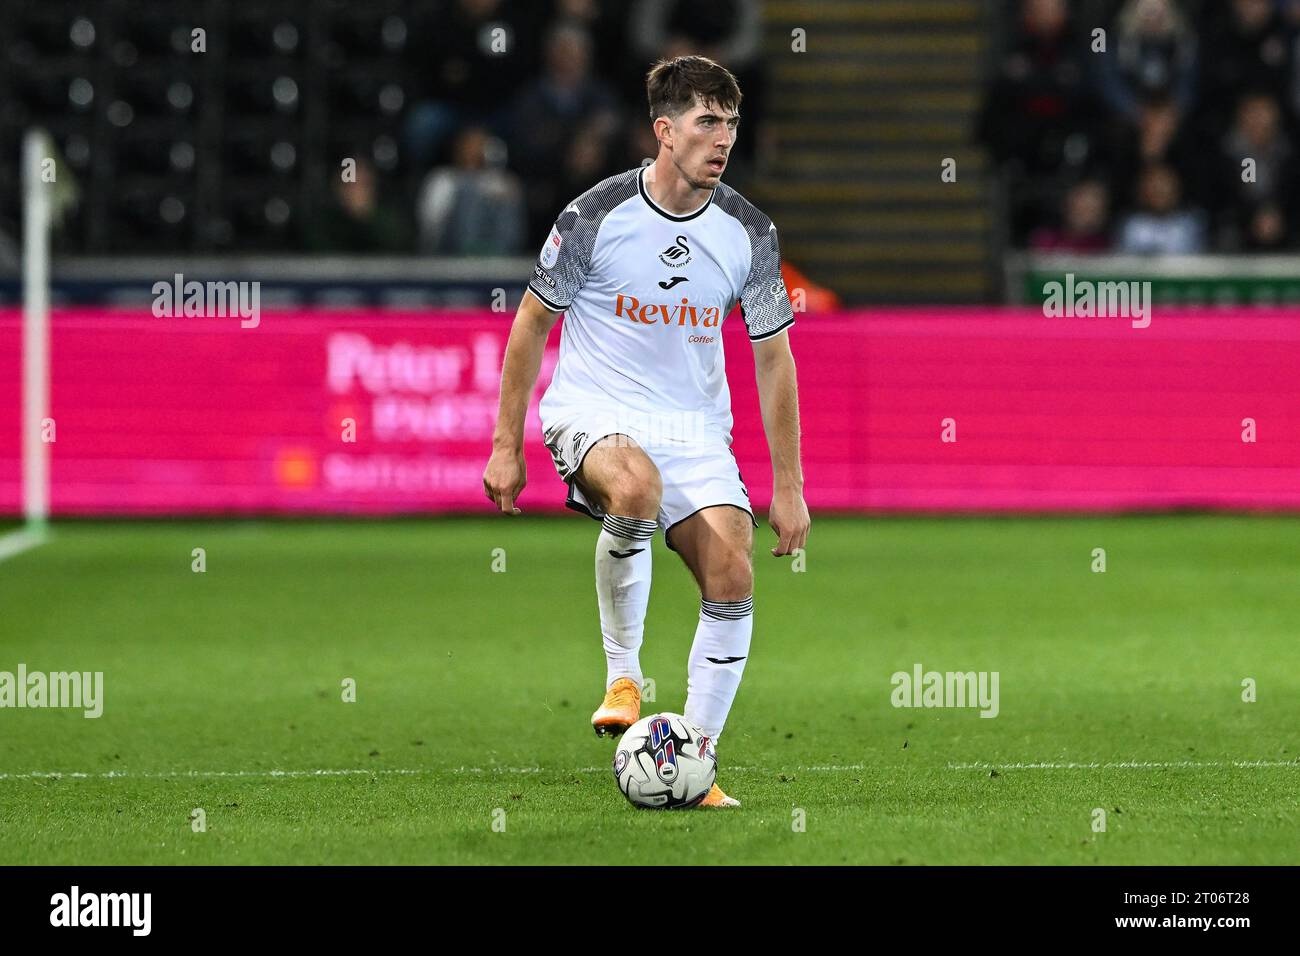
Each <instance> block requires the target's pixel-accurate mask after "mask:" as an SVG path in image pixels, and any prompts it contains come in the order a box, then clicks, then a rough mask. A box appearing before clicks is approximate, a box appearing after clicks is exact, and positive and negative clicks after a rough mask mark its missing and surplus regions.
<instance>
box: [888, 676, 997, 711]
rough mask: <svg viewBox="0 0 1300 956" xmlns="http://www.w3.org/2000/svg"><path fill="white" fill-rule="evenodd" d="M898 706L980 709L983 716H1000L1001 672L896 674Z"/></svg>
mask: <svg viewBox="0 0 1300 956" xmlns="http://www.w3.org/2000/svg"><path fill="white" fill-rule="evenodd" d="M889 682H890V684H892V685H893V687H894V690H893V693H891V694H890V695H889V702H890V703H891V704H893V705H894V706H895V707H978V708H980V716H981V717H996V716H997V715H998V709H999V708H998V672H997V671H979V672H978V673H977V672H975V671H946V672H944V673H940V672H939V671H924V672H923V671H922V669H921V665H920V664H916V665H913V667H912V673H910V674H909V673H908V672H907V671H896V672H895V673H894V675H893V676H892V677H891V678H890V679H889Z"/></svg>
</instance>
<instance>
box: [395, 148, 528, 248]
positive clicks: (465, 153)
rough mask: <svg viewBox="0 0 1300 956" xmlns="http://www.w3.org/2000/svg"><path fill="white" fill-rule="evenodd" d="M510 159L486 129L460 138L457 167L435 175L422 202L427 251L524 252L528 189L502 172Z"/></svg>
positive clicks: (424, 188) (420, 211) (420, 218)
mask: <svg viewBox="0 0 1300 956" xmlns="http://www.w3.org/2000/svg"><path fill="white" fill-rule="evenodd" d="M504 156H505V145H504V144H503V143H501V141H500V140H497V139H494V138H492V137H490V136H489V135H488V132H487V130H486V129H484V128H483V127H481V126H471V127H469V128H467V129H464V130H462V131H461V132H460V133H459V134H458V135H457V137H456V143H455V148H454V161H453V165H451V166H445V167H441V168H439V169H435V170H434V171H433V172H431V173H430V174H429V176H428V178H427V179H425V181H424V185H423V186H421V188H420V195H419V198H418V199H417V200H416V218H417V221H418V225H419V244H420V251H421V252H428V253H436V254H440V255H453V256H455V255H459V256H470V255H478V256H502V255H511V254H513V253H517V252H519V251H520V250H521V249H522V248H523V243H524V224H525V221H526V216H525V206H524V191H523V186H522V185H521V184H520V182H519V179H518V177H516V176H515V175H514V174H513V173H511V172H509V171H508V170H506V169H503V168H502V166H503V164H504Z"/></svg>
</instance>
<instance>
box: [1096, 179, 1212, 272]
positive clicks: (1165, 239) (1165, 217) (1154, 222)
mask: <svg viewBox="0 0 1300 956" xmlns="http://www.w3.org/2000/svg"><path fill="white" fill-rule="evenodd" d="M1205 231H1206V229H1205V216H1204V213H1202V212H1201V211H1200V210H1197V209H1188V208H1184V207H1183V204H1182V186H1181V184H1180V183H1179V181H1178V173H1176V172H1175V171H1174V170H1173V169H1172V168H1171V167H1169V166H1160V165H1156V166H1148V167H1147V168H1146V169H1145V170H1143V172H1142V176H1141V178H1140V180H1139V182H1138V208H1137V210H1136V211H1134V212H1132V213H1130V214H1129V215H1128V216H1126V217H1125V218H1124V221H1123V223H1122V224H1121V226H1120V238H1119V250H1118V251H1120V252H1126V253H1134V254H1137V255H1155V256H1169V255H1190V254H1193V253H1198V252H1203V251H1204V250H1205Z"/></svg>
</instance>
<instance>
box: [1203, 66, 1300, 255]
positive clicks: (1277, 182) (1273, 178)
mask: <svg viewBox="0 0 1300 956" xmlns="http://www.w3.org/2000/svg"><path fill="white" fill-rule="evenodd" d="M1221 148H1222V154H1223V168H1222V174H1221V181H1222V182H1223V183H1224V184H1225V185H1227V186H1229V187H1230V188H1225V189H1224V190H1222V191H1221V195H1222V196H1223V197H1224V200H1225V205H1224V206H1222V207H1221V208H1220V219H1221V221H1223V224H1224V227H1225V231H1226V235H1225V237H1224V244H1225V245H1227V246H1230V247H1240V246H1245V245H1251V244H1256V245H1260V244H1262V245H1277V244H1280V243H1281V242H1282V241H1284V239H1285V234H1286V232H1287V220H1288V219H1289V218H1290V217H1289V216H1288V215H1287V211H1288V210H1289V209H1290V208H1291V204H1292V202H1293V198H1294V196H1295V194H1296V189H1295V177H1296V174H1297V169H1296V163H1295V155H1294V150H1293V149H1292V147H1291V142H1290V140H1289V139H1288V138H1287V136H1286V133H1284V132H1283V130H1282V118H1281V111H1280V110H1279V109H1278V105H1277V102H1276V101H1275V100H1274V99H1273V96H1272V95H1271V94H1270V93H1269V92H1267V91H1256V92H1251V93H1248V94H1246V95H1245V96H1243V97H1242V98H1241V102H1240V104H1239V105H1238V107H1237V116H1236V121H1235V122H1234V123H1233V126H1232V128H1231V129H1230V130H1229V131H1228V133H1227V135H1226V136H1225V137H1224V138H1223V143H1222V147H1221ZM1245 161H1249V164H1250V165H1249V167H1248V170H1249V173H1250V175H1249V176H1247V175H1246V173H1247V168H1243V163H1244V162H1245ZM1279 224H1280V229H1279V228H1278V226H1279ZM1279 232H1280V233H1281V235H1280V236H1279Z"/></svg>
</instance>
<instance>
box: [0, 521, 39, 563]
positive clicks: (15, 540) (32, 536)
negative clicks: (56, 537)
mask: <svg viewBox="0 0 1300 956" xmlns="http://www.w3.org/2000/svg"><path fill="white" fill-rule="evenodd" d="M45 540H46V538H45V535H43V534H36V533H34V532H31V531H28V530H27V529H26V528H20V529H18V530H17V531H10V532H9V533H8V534H4V535H0V561H5V560H8V559H9V558H13V557H17V556H18V555H20V554H22V553H23V552H24V551H30V550H31V549H32V548H34V547H36V546H37V545H38V544H44V543H45Z"/></svg>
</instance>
